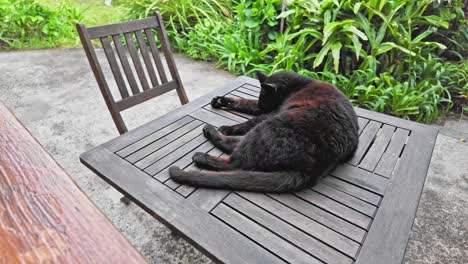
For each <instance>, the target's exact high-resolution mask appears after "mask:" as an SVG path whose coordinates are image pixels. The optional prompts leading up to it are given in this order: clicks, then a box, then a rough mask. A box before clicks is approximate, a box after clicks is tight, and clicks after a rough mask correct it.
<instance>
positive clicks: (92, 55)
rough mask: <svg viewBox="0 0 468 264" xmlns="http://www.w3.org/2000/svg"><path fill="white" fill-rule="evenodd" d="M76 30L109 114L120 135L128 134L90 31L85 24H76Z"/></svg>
mask: <svg viewBox="0 0 468 264" xmlns="http://www.w3.org/2000/svg"><path fill="white" fill-rule="evenodd" d="M76 29H77V31H78V34H79V36H80V40H81V43H82V44H83V49H84V50H85V53H86V57H87V58H88V62H89V65H90V66H91V69H92V70H93V74H94V77H95V78H96V82H97V84H98V86H99V90H101V94H102V97H103V98H104V101H105V102H106V106H107V109H109V112H110V114H111V116H112V120H114V123H115V126H116V127H117V130H118V131H119V133H120V134H123V133H125V132H127V127H126V126H125V123H124V122H123V119H122V115H121V114H120V113H119V111H118V108H117V106H116V105H115V100H114V98H113V97H112V93H111V91H110V89H109V85H108V84H107V81H106V78H105V77H104V73H103V72H102V68H101V65H100V64H99V61H98V59H97V56H96V52H95V51H94V48H93V44H92V43H91V38H90V36H89V32H88V29H87V28H86V27H85V26H84V24H83V23H78V24H76Z"/></svg>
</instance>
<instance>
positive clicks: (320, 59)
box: [313, 43, 331, 68]
mask: <svg viewBox="0 0 468 264" xmlns="http://www.w3.org/2000/svg"><path fill="white" fill-rule="evenodd" d="M330 48H331V47H330V43H328V44H327V45H325V46H323V47H322V49H321V50H320V52H319V53H318V54H317V57H316V58H315V60H314V65H313V67H314V68H317V67H318V66H319V65H320V64H322V62H323V59H324V58H325V55H327V53H328V51H329V50H330Z"/></svg>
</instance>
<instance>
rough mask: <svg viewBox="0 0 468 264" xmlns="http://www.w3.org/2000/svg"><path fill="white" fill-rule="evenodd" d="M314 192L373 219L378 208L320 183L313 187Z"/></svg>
mask: <svg viewBox="0 0 468 264" xmlns="http://www.w3.org/2000/svg"><path fill="white" fill-rule="evenodd" d="M312 190H314V191H316V192H318V193H321V194H322V195H325V196H327V197H329V198H331V199H333V200H335V201H337V202H340V203H342V204H344V205H346V206H348V207H351V208H353V209H354V210H356V211H359V212H361V213H363V214H365V215H367V216H369V217H371V218H373V217H374V215H375V212H376V211H377V207H375V206H374V205H372V204H370V203H366V202H364V201H363V200H360V199H358V198H356V197H354V196H352V195H349V194H347V193H345V192H342V191H340V190H338V189H335V188H333V187H330V186H328V185H326V184H323V183H319V184H317V185H315V186H314V187H312Z"/></svg>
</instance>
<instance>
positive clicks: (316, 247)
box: [223, 193, 352, 263]
mask: <svg viewBox="0 0 468 264" xmlns="http://www.w3.org/2000/svg"><path fill="white" fill-rule="evenodd" d="M223 203H225V204H227V205H229V206H230V207H232V208H234V209H236V210H238V211H240V212H242V213H243V214H244V215H245V216H247V217H249V218H250V219H252V220H254V221H255V222H257V223H258V224H260V225H262V226H263V227H265V228H267V229H269V230H271V231H272V232H274V233H275V234H277V235H279V236H281V237H282V238H283V239H285V240H287V241H289V242H290V243H292V244H293V245H296V246H297V247H299V248H301V249H303V250H304V251H305V252H307V253H309V254H311V255H313V256H314V257H316V258H318V259H320V260H322V261H324V262H325V263H352V259H351V258H350V257H348V256H346V255H344V254H342V253H341V252H339V251H337V250H336V249H334V248H332V247H329V246H328V245H326V244H324V243H323V242H322V241H320V240H318V239H316V238H314V237H312V236H309V235H307V234H306V233H304V232H303V231H301V230H300V228H299V229H298V228H297V227H294V226H292V225H290V224H288V223H286V222H284V221H282V220H281V219H280V218H278V217H276V216H274V215H273V214H270V213H268V212H266V211H265V210H263V209H261V208H259V207H257V206H255V205H254V204H252V203H250V202H249V201H246V200H244V199H242V198H241V197H239V196H238V195H236V194H234V193H232V194H230V195H229V196H228V197H227V198H226V199H225V200H223Z"/></svg>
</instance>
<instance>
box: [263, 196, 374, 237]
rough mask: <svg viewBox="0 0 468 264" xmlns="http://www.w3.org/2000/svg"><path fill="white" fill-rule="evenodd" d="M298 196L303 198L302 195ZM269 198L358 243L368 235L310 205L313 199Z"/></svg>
mask: <svg viewBox="0 0 468 264" xmlns="http://www.w3.org/2000/svg"><path fill="white" fill-rule="evenodd" d="M304 192H306V191H304ZM296 195H298V196H299V197H301V198H302V196H301V195H299V194H296ZM269 196H270V197H271V198H273V199H275V200H276V201H278V202H280V203H282V204H284V205H286V206H288V207H289V208H291V209H294V210H296V211H297V212H298V213H301V214H303V215H305V216H307V217H309V218H310V219H313V220H314V221H316V222H318V223H320V224H322V225H324V226H327V227H328V228H330V229H332V230H335V231H336V232H338V233H340V234H343V235H345V236H347V237H349V238H351V239H352V240H354V241H356V242H358V243H361V242H362V240H363V239H364V235H365V234H366V231H365V230H364V229H362V228H359V227H357V226H356V225H353V224H351V223H349V222H346V221H345V220H343V219H342V218H339V217H336V216H335V215H333V214H331V213H330V212H328V211H326V210H324V209H322V208H321V207H318V206H315V203H314V204H313V205H312V204H311V203H309V201H310V200H313V199H304V200H303V199H301V198H299V197H297V196H295V195H292V194H271V195H269ZM331 201H332V200H331ZM348 209H349V208H348ZM364 228H365V227H364Z"/></svg>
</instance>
